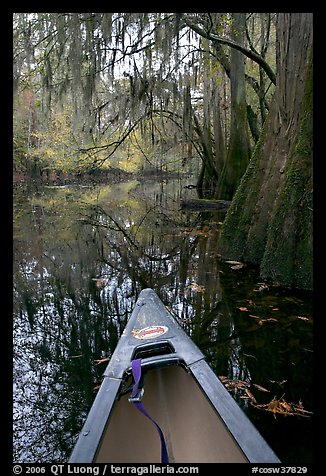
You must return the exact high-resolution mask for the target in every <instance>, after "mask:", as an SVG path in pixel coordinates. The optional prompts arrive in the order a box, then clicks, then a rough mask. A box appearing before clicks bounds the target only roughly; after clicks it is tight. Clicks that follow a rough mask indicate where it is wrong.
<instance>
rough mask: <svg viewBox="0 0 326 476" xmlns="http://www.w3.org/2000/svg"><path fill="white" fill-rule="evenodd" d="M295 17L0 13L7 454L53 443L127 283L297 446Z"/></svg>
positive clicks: (300, 89)
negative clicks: (4, 36)
mask: <svg viewBox="0 0 326 476" xmlns="http://www.w3.org/2000/svg"><path fill="white" fill-rule="evenodd" d="M312 17H313V15H312V14H311V13H14V14H13V40H14V41H13V66H14V75H13V78H14V99H13V109H14V111H13V112H14V117H13V151H14V155H13V174H14V209H13V212H14V213H13V215H14V255H15V256H14V393H15V397H14V426H15V444H14V455H15V456H14V458H15V461H17V462H33V461H34V462H36V461H37V462H54V461H56V462H63V460H66V459H67V458H68V457H69V452H70V451H71V448H72V445H73V442H74V440H75V438H76V435H77V433H78V431H79V430H80V428H81V425H82V421H83V419H84V417H85V415H86V413H87V411H88V409H89V407H90V405H91V402H92V401H93V399H94V395H95V392H96V386H97V385H98V383H99V381H100V378H101V371H102V370H103V365H105V362H106V361H107V359H108V358H109V357H110V355H111V353H112V352H113V350H114V347H115V345H116V343H117V340H118V338H119V336H120V334H121V332H122V330H123V328H124V325H125V323H126V321H127V319H128V317H129V315H130V312H131V310H132V307H133V304H134V303H135V301H136V299H137V295H138V294H139V292H140V290H141V289H142V288H144V287H153V288H154V289H155V290H156V291H157V292H158V294H159V295H160V297H161V298H162V300H163V301H164V302H165V304H166V305H167V306H169V307H170V308H171V310H172V311H173V313H174V314H175V316H176V318H177V319H178V320H179V321H180V323H181V324H182V325H183V326H184V328H185V329H186V331H187V332H188V333H189V334H190V335H191V337H192V338H193V339H194V341H195V342H196V343H197V344H198V345H199V346H200V348H201V349H202V350H203V351H204V352H205V353H206V355H207V358H208V360H209V362H210V364H211V365H212V367H213V369H214V370H215V371H216V373H217V374H218V375H219V376H220V377H221V378H222V380H223V381H224V383H225V385H226V386H227V388H228V389H229V391H230V392H231V393H232V394H233V396H234V398H236V399H237V401H238V402H239V404H240V405H241V406H242V407H243V408H244V410H245V411H246V412H247V413H248V414H249V416H250V418H252V419H253V420H254V423H255V424H256V425H257V427H258V428H259V429H260V430H261V431H262V433H263V435H264V436H265V437H266V439H267V441H268V442H269V443H270V444H271V446H272V448H273V449H274V450H275V451H276V453H277V454H278V456H279V457H280V458H281V460H283V461H284V462H288V463H291V464H292V463H296V464H299V462H300V463H302V464H304V463H309V462H311V461H312V442H311V439H312V423H311V421H312V406H313V405H312V403H313V402H312V396H311V389H312V296H311V294H312V290H313V266H312V265H313V259H312V258H313V183H312V171H313V165H312V153H313V145H312V138H313V130H312V115H313V106H312V104H313V94H312V89H313V88H312V79H313V60H312V58H313V54H312V53H313V26H312V19H313V18H312ZM216 203H218V204H219V208H216V209H214V208H213V207H214V204H216ZM185 204H186V205H185ZM190 204H193V206H192V207H191V206H190ZM203 204H207V205H206V208H203V206H204V205H203ZM221 204H224V205H223V207H222V208H221ZM194 207H197V208H194ZM198 207H199V208H198ZM299 369H300V370H299ZM280 435H282V437H280ZM299 439H300V441H298V440H299Z"/></svg>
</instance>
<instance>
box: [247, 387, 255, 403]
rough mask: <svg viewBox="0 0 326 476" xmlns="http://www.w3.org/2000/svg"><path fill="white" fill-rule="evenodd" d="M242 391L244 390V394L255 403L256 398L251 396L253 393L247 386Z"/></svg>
mask: <svg viewBox="0 0 326 476" xmlns="http://www.w3.org/2000/svg"><path fill="white" fill-rule="evenodd" d="M244 391H245V392H246V394H247V395H248V397H249V398H250V400H251V401H252V402H253V403H257V400H256V399H255V397H254V396H253V394H252V393H251V392H250V390H248V389H247V388H245V389H244Z"/></svg>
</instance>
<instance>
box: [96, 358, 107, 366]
mask: <svg viewBox="0 0 326 476" xmlns="http://www.w3.org/2000/svg"><path fill="white" fill-rule="evenodd" d="M108 360H110V357H104V359H100V360H95V361H94V362H95V364H96V365H98V364H102V363H103V362H107V361H108Z"/></svg>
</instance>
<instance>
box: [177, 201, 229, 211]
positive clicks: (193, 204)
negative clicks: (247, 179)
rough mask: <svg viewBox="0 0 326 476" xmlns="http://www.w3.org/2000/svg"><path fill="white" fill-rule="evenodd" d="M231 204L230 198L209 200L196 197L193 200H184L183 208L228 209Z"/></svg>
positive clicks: (196, 209) (200, 209) (198, 209)
mask: <svg viewBox="0 0 326 476" xmlns="http://www.w3.org/2000/svg"><path fill="white" fill-rule="evenodd" d="M230 205H231V201H230V200H209V199H204V198H195V199H192V200H182V201H181V210H190V211H203V210H222V211H223V210H225V211H226V210H227V209H228V208H229V206H230Z"/></svg>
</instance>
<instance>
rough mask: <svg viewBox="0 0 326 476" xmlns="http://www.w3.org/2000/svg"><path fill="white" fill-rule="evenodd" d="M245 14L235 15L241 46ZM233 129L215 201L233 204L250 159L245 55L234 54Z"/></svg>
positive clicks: (236, 29)
mask: <svg viewBox="0 0 326 476" xmlns="http://www.w3.org/2000/svg"><path fill="white" fill-rule="evenodd" d="M245 22H246V18H245V14H244V13H234V24H233V25H234V28H235V33H234V34H233V35H234V36H236V37H237V39H238V42H239V43H240V44H242V43H243V41H244V35H245ZM230 80H231V127H230V140H229V146H228V151H227V157H226V160H225V163H224V167H223V170H222V173H221V175H220V177H219V181H218V183H217V189H216V198H218V199H222V200H231V199H232V197H233V195H234V193H235V191H236V189H237V187H238V185H239V183H240V180H241V177H242V176H243V174H244V172H245V171H246V168H247V165H248V163H249V159H250V141H249V128H248V120H247V102H246V81H245V63H244V56H243V54H241V53H239V51H237V50H234V49H233V50H232V51H231V68H230Z"/></svg>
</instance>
